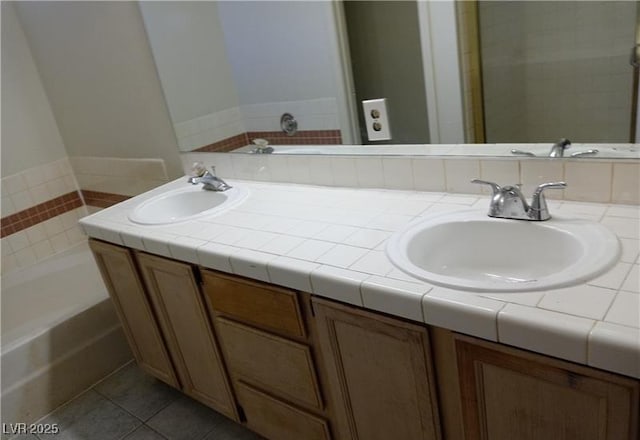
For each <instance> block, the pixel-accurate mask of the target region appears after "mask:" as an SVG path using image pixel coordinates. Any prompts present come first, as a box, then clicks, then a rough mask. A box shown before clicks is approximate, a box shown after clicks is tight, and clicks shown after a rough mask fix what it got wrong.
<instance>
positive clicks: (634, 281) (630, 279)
mask: <svg viewBox="0 0 640 440" xmlns="http://www.w3.org/2000/svg"><path fill="white" fill-rule="evenodd" d="M620 290H626V291H627V292H636V293H640V265H639V264H634V265H633V266H631V270H630V271H629V273H628V274H627V279H626V280H624V283H622V287H621V288H620Z"/></svg>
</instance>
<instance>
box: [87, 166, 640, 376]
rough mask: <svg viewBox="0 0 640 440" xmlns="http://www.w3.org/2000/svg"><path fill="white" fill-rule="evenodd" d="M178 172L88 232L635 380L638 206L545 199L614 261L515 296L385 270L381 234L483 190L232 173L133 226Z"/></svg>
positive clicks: (468, 204)
mask: <svg viewBox="0 0 640 440" xmlns="http://www.w3.org/2000/svg"><path fill="white" fill-rule="evenodd" d="M185 180H186V178H180V179H178V180H176V181H173V182H170V183H168V184H166V185H163V186H161V187H158V188H155V189H153V190H152V191H149V192H147V193H145V194H142V195H140V196H137V197H134V198H132V199H129V200H127V201H125V202H122V203H120V204H118V205H115V206H112V207H110V208H107V209H104V210H102V211H100V212H98V213H96V214H93V215H91V216H88V217H85V218H83V219H82V220H81V221H80V223H81V225H82V227H83V228H84V230H85V232H86V233H87V235H89V236H90V237H94V238H97V239H101V240H105V241H108V242H111V243H115V244H120V245H124V246H128V247H131V248H134V249H139V250H143V251H147V252H150V253H153V254H157V255H162V256H165V257H169V258H174V259H177V260H182V261H186V262H190V263H193V264H200V265H202V266H204V267H209V268H212V269H216V270H220V271H224V272H228V273H234V274H237V275H241V276H245V277H249V278H254V279H257V280H262V281H266V282H271V283H274V284H279V285H282V286H286V287H290V288H292V289H298V290H302V291H306V292H310V293H314V294H316V295H319V296H323V297H327V298H332V299H335V300H338V301H342V302H346V303H350V304H354V305H357V306H361V307H366V308H368V309H372V310H377V311H382V312H385V313H389V314H392V315H396V316H400V317H403V318H408V319H411V320H414V321H420V322H425V323H427V324H432V325H435V326H439V327H444V328H448V329H451V330H454V331H458V332H461V333H466V334H469V335H473V336H477V337H480V338H484V339H488V340H491V341H498V342H502V343H505V344H509V345H513V346H516V347H521V348H524V349H528V350H532V351H535V352H539V353H543V354H547V355H550V356H555V357H558V358H561V359H566V360H569V361H573V362H577V363H580V364H585V365H590V366H593V367H597V368H602V369H604V370H608V371H613V372H617V373H622V374H625V375H629V376H632V377H636V378H640V280H639V277H640V258H639V255H640V207H638V206H630V205H607V204H598V203H579V202H567V201H548V202H549V209H550V211H551V214H552V215H554V214H556V215H565V216H571V217H578V218H583V219H590V220H594V221H597V222H600V223H602V224H603V225H606V226H608V227H609V228H610V229H611V230H612V231H614V232H615V233H616V234H617V235H618V237H619V239H620V242H621V244H622V256H621V258H620V261H619V262H618V263H617V264H616V265H615V266H614V267H613V268H612V269H611V270H610V271H609V272H607V273H605V274H604V275H602V276H600V277H598V278H596V279H593V280H591V281H589V282H587V283H585V284H583V285H580V286H575V287H569V288H564V289H557V290H551V291H539V292H525V293H503V294H490V293H489V294H487V293H469V292H463V291H457V290H452V289H447V288H443V287H439V286H434V285H431V284H428V283H426V282H423V281H420V280H418V279H415V278H413V277H411V276H409V275H406V274H405V273H404V272H401V271H400V270H398V269H397V268H395V267H394V266H393V265H392V264H391V262H390V261H389V260H388V259H387V257H386V254H385V252H384V249H385V245H386V242H387V239H388V238H389V237H390V236H391V235H392V234H393V233H394V232H396V231H398V230H401V229H402V228H403V227H404V226H405V225H407V224H408V223H409V222H411V221H414V220H416V219H419V218H420V217H426V216H429V215H430V214H433V213H437V212H444V211H455V210H462V209H474V210H482V211H486V210H487V209H488V206H489V196H487V195H484V196H483V195H461V194H455V195H454V194H444V193H429V192H418V191H396V190H380V189H353V188H328V187H316V186H308V185H295V184H278V183H265V182H254V181H230V182H229V183H230V184H232V185H238V186H240V185H243V186H245V187H247V188H249V190H250V195H249V197H248V199H247V200H246V201H245V202H244V203H242V204H241V205H240V206H238V207H236V208H234V209H232V210H229V211H227V212H225V213H222V214H219V215H215V214H214V215H213V216H209V217H204V218H199V219H197V220H194V221H189V222H183V223H177V224H173V225H164V226H142V225H137V224H135V223H132V222H130V221H129V220H128V217H127V214H128V212H129V211H130V210H131V208H133V207H135V206H136V205H137V204H138V203H140V202H141V201H143V200H146V199H149V198H151V197H153V196H156V195H158V194H160V193H163V192H165V191H167V190H171V189H176V188H181V187H186V186H188V184H187V183H186V182H185Z"/></svg>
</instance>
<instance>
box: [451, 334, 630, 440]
mask: <svg viewBox="0 0 640 440" xmlns="http://www.w3.org/2000/svg"><path fill="white" fill-rule="evenodd" d="M454 339H455V352H456V355H457V364H458V365H457V368H458V374H459V378H460V393H461V408H462V415H463V420H464V431H465V438H466V439H467V440H471V439H491V440H512V439H518V440H534V439H535V440H550V439H553V440H575V439H580V440H632V439H637V438H638V437H637V435H638V431H637V423H638V389H639V385H640V383H639V382H638V381H636V380H632V379H627V378H624V377H620V376H616V375H613V374H608V373H604V372H601V371H598V370H595V369H592V368H587V367H583V366H579V365H574V364H570V363H568V362H563V361H558V360H555V359H551V358H547V357H544V356H540V355H535V354H532V353H528V352H525V351H522V350H516V349H511V348H508V347H504V346H500V345H497V344H491V343H487V342H484V341H479V340H475V339H473V338H467V337H464V336H460V335H455V336H454Z"/></svg>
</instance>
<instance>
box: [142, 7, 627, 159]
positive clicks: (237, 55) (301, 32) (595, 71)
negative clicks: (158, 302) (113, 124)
mask: <svg viewBox="0 0 640 440" xmlns="http://www.w3.org/2000/svg"><path fill="white" fill-rule="evenodd" d="M140 10H141V12H142V17H143V21H144V25H145V27H146V30H147V35H148V37H149V42H150V45H151V49H152V52H153V55H154V59H155V62H156V66H157V69H158V73H159V77H160V80H161V83H162V86H163V88H164V91H165V97H166V100H167V104H168V108H169V111H170V114H171V117H172V119H173V123H174V127H175V131H176V137H177V139H178V143H179V148H180V151H182V152H188V151H194V150H197V151H211V152H224V151H233V150H236V149H238V148H241V147H245V146H247V145H249V144H251V142H252V141H253V139H255V138H261V139H266V140H268V141H269V142H270V144H271V145H272V146H273V145H275V146H277V145H298V146H304V145H314V148H317V147H318V146H321V145H327V144H333V145H335V144H372V143H373V142H369V141H368V139H367V137H366V129H365V126H363V124H364V123H365V122H364V121H365V118H364V115H363V114H362V109H361V107H362V106H361V105H360V101H362V100H367V99H373V98H387V99H386V101H387V105H388V109H387V112H388V117H389V124H390V126H391V127H392V130H391V131H392V133H394V138H393V139H392V140H391V141H388V142H387V141H383V142H376V144H377V145H380V144H381V143H382V144H386V143H388V144H430V143H431V144H436V143H445V144H461V143H476V142H478V143H496V142H497V143H531V142H536V143H537V142H554V141H555V139H558V138H559V137H560V136H561V135H562V134H566V135H568V136H570V137H571V139H573V140H574V142H576V143H597V144H607V143H609V144H610V143H616V144H620V143H628V142H633V141H634V140H635V131H636V130H635V124H636V122H635V121H634V120H633V118H632V115H634V114H635V113H634V112H635V108H636V106H637V102H636V101H637V93H636V90H635V89H636V88H637V84H636V83H637V81H636V83H634V75H635V76H637V75H638V70H637V68H636V67H634V66H632V65H631V64H630V63H629V56H628V54H629V48H631V47H633V45H634V42H635V32H636V29H637V28H638V26H637V18H636V17H637V13H638V12H637V11H638V5H637V3H636V2H607V1H592V2H581V1H578V2H574V1H556V2H517V1H503V2H490V1H479V2H424V3H423V2H417V1H404V2H384V1H382V2H380V1H361V2H276V1H261V2H250V1H239V2H141V3H140ZM575 17H579V18H580V19H579V20H576V19H575ZM401 18H402V19H401ZM185 20H186V22H188V23H189V26H184V22H185ZM395 23H402V26H403V32H397V30H398V29H397V25H396V24H395ZM443 23H446V24H447V26H446V29H440V27H439V26H440V25H442V24H443ZM540 23H546V25H547V26H546V27H545V28H544V29H543V27H542V26H540ZM432 28H433V29H439V31H438V32H431V33H430V34H431V37H427V36H425V35H424V34H425V33H424V32H422V30H424V29H432ZM371 29H376V31H375V32H376V34H377V35H378V34H379V35H380V36H381V37H383V38H384V40H385V44H384V45H378V44H371V39H370V38H369V36H370V35H371ZM593 29H599V30H600V31H599V32H597V33H595V32H593ZM405 30H406V32H404V31H405ZM440 31H442V32H440ZM168 34H169V35H170V38H168V37H167V35H168ZM434 34H437V35H436V36H434ZM281 41H295V42H296V44H291V45H288V46H287V50H284V51H283V50H281V49H282V45H281V44H280V42H281ZM429 45H430V46H429ZM425 47H431V49H432V50H431V51H427V50H425ZM183 49H184V50H183ZM187 49H188V50H187ZM309 54H313V56H312V57H310V55H309ZM249 61H250V62H249ZM436 73H437V74H436ZM211 78H216V80H215V81H212V80H211ZM444 79H446V81H445V80H444ZM442 81H444V82H442ZM436 90H438V91H439V93H438V94H437V95H440V96H443V95H446V96H447V99H446V100H443V99H441V98H440V99H437V96H436V93H435V91H436ZM558 101H560V102H562V105H550V103H554V102H558ZM427 109H428V111H427ZM283 113H292V114H295V115H296V120H297V121H298V132H297V133H296V134H295V135H293V136H287V135H286V134H285V133H284V132H283V131H282V130H281V121H280V118H281V115H282V114H283ZM567 146H568V144H567V145H564V146H562V145H558V147H557V148H555V147H554V149H552V151H551V153H550V157H565V155H564V148H565V147H567ZM478 148H482V147H478ZM596 150H600V151H599V152H598V151H596ZM241 151H244V152H246V151H248V150H247V149H246V148H244V149H242V150H241ZM487 154H488V155H491V154H492V153H487ZM506 154H507V155H508V154H509V151H508V150H507V152H506ZM513 154H524V155H530V154H527V150H526V149H522V150H515V149H514V153H513ZM531 154H536V153H531ZM591 156H594V157H609V156H607V150H606V149H600V148H597V147H593V148H591V147H588V148H586V149H585V151H578V152H577V153H573V154H572V155H571V157H591Z"/></svg>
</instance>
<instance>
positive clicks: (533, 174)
mask: <svg viewBox="0 0 640 440" xmlns="http://www.w3.org/2000/svg"><path fill="white" fill-rule="evenodd" d="M562 180H564V168H563V166H562V161H561V160H560V161H558V160H551V159H543V158H541V159H526V160H521V161H520V182H521V183H522V192H523V193H524V194H533V191H534V190H535V189H536V187H537V186H538V185H540V184H541V183H546V182H559V181H562ZM567 183H568V184H569V185H573V182H567ZM546 196H547V198H549V199H562V197H563V191H561V190H553V191H547V193H546Z"/></svg>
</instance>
